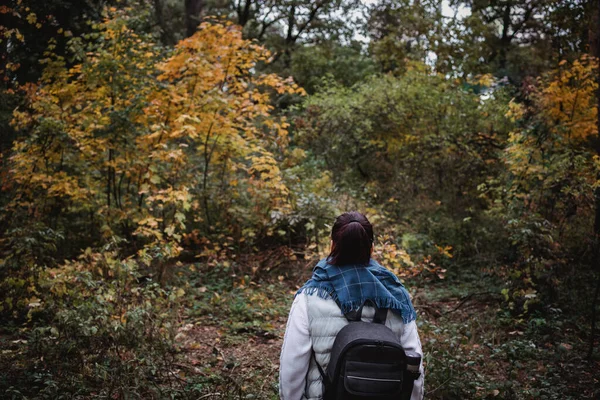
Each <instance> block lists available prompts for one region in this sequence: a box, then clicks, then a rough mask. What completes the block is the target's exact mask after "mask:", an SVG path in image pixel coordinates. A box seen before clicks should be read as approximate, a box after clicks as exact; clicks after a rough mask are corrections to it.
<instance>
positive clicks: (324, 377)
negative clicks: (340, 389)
mask: <svg viewBox="0 0 600 400" xmlns="http://www.w3.org/2000/svg"><path fill="white" fill-rule="evenodd" d="M311 351H312V358H313V360H315V364H317V369H318V370H319V374H321V380H322V381H323V385H324V386H325V387H328V386H329V384H330V383H331V382H330V381H329V377H328V376H327V374H326V373H325V371H323V368H321V365H319V362H318V361H317V355H316V354H315V349H313V348H312V347H311Z"/></svg>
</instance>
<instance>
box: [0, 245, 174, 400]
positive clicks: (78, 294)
mask: <svg viewBox="0 0 600 400" xmlns="http://www.w3.org/2000/svg"><path fill="white" fill-rule="evenodd" d="M139 270H140V265H139V261H136V260H134V259H125V260H121V259H119V258H118V255H117V253H116V252H114V251H110V250H108V249H106V250H105V251H104V252H101V253H95V252H92V251H91V250H87V251H86V252H85V253H84V254H82V256H80V257H79V259H77V260H76V261H73V262H67V263H66V264H64V265H62V266H59V267H57V268H50V269H47V270H45V271H44V272H43V273H42V274H41V283H40V286H41V289H42V295H41V296H40V297H41V299H40V300H39V303H38V304H37V307H38V308H40V309H41V310H43V311H44V312H45V313H47V314H49V315H51V316H52V318H51V319H50V320H49V321H48V325H41V324H39V325H38V327H36V328H34V329H33V330H31V332H30V333H29V335H28V338H27V347H26V352H25V353H24V356H25V357H26V358H27V359H29V360H31V363H30V364H26V365H25V366H24V370H16V371H14V374H16V375H18V378H16V379H17V380H18V381H26V382H27V384H26V385H21V386H20V388H25V387H27V388H28V389H27V391H25V392H23V393H21V394H22V395H25V396H27V395H31V394H33V393H36V394H37V396H39V398H48V399H50V398H52V399H55V398H72V397H73V396H82V395H90V396H98V397H102V398H113V397H115V396H118V397H121V398H123V397H130V396H135V397H150V398H158V397H161V396H162V393H163V391H165V390H168V388H169V387H170V385H172V384H174V383H175V382H176V381H177V378H176V377H174V376H173V366H172V363H173V361H174V356H175V347H174V341H173V340H174V336H175V334H176V327H177V316H178V308H179V300H178V298H179V297H180V296H182V295H183V293H184V292H183V290H181V289H179V290H174V291H170V290H166V289H163V288H161V287H160V286H159V285H158V283H156V282H153V281H151V280H145V279H144V278H142V276H141V274H140V271H139ZM15 390H16V389H10V390H7V391H6V392H5V393H6V394H8V393H11V394H12V395H13V396H14V395H15ZM19 390H22V389H19Z"/></svg>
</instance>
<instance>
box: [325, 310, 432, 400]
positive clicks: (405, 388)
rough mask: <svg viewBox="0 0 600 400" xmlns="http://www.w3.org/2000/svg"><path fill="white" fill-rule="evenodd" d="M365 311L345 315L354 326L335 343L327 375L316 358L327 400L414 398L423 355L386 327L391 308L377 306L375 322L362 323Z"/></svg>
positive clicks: (342, 332)
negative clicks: (402, 343) (413, 390)
mask: <svg viewBox="0 0 600 400" xmlns="http://www.w3.org/2000/svg"><path fill="white" fill-rule="evenodd" d="M363 306H364V305H363ZM362 309H363V307H360V308H359V309H358V311H353V312H351V313H348V314H345V316H346V318H347V319H348V321H350V323H349V324H348V325H346V326H345V327H344V328H342V329H341V330H340V332H339V333H338V334H337V336H336V338H335V341H334V342H333V348H332V350H331V358H330V360H329V365H328V366H327V373H325V372H324V371H323V369H322V368H321V366H320V365H319V363H318V362H316V358H315V363H316V364H317V368H318V369H319V372H320V373H321V377H322V378H323V385H324V395H323V399H324V400H341V399H344V400H366V399H378V400H400V399H402V400H404V399H407V400H408V399H410V397H411V394H412V389H413V384H414V381H415V380H416V379H418V377H419V375H420V373H419V365H420V364H421V356H420V355H419V354H417V353H415V352H409V351H405V350H404V349H403V348H402V346H401V345H400V342H399V340H398V339H397V337H396V335H395V334H394V332H392V330H391V329H390V328H388V327H387V326H385V320H386V317H387V311H388V310H387V309H385V308H377V307H375V316H374V317H373V323H368V322H362V321H361V320H360V319H361V315H362ZM313 355H314V353H313Z"/></svg>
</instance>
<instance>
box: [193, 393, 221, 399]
mask: <svg viewBox="0 0 600 400" xmlns="http://www.w3.org/2000/svg"><path fill="white" fill-rule="evenodd" d="M220 395H221V393H208V394H205V395H202V396H200V397H198V400H200V399H204V398H206V397H211V396H220Z"/></svg>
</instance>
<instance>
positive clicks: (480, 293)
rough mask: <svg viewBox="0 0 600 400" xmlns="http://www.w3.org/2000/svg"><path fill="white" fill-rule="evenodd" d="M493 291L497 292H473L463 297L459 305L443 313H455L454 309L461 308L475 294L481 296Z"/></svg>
mask: <svg viewBox="0 0 600 400" xmlns="http://www.w3.org/2000/svg"><path fill="white" fill-rule="evenodd" d="M492 293H496V292H479V293H471V294H469V295H467V296H465V297H463V298H462V299H461V301H460V303H458V305H457V306H456V307H454V308H453V309H452V310H450V311H446V312H445V313H443V315H446V314H450V313H453V312H454V311H456V310H458V309H459V308H461V307H462V306H463V304H465V303H466V302H467V301H469V300H470V299H471V298H472V297H474V296H481V295H483V294H492Z"/></svg>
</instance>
